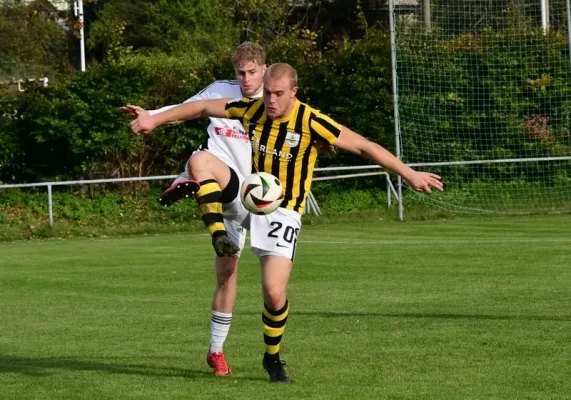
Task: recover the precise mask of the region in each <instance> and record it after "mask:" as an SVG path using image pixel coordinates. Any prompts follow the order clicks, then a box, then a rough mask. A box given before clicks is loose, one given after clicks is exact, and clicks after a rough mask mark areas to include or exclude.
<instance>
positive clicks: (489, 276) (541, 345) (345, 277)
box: [0, 216, 571, 400]
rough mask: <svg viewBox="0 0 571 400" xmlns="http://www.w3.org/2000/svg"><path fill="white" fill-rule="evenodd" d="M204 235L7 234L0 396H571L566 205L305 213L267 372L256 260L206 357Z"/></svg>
mask: <svg viewBox="0 0 571 400" xmlns="http://www.w3.org/2000/svg"><path fill="white" fill-rule="evenodd" d="M212 260H213V256H212V251H211V248H210V240H209V239H208V238H207V237H206V236H205V235H202V234H176V235H152V236H138V237H129V238H122V239H96V240H67V241H44V242H17V243H0V304H1V309H0V399H18V400H23V399H90V400H92V399H98V400H101V399H114V400H115V399H270V398H276V399H389V398H391V399H397V398H403V399H404V398H406V399H492V398H493V399H517V398H533V399H569V398H571V378H570V377H571V295H570V288H571V216H549V217H518V218H490V219H465V220H451V221H425V222H405V223H396V222H388V223H386V222H383V221H375V222H366V223H365V222H360V221H355V222H354V223H344V224H338V225H319V226H305V227H304V229H303V232H302V233H301V235H300V242H299V246H298V252H297V259H296V265H295V267H294V271H293V275H292V279H291V282H290V290H289V298H290V304H291V309H290V318H289V320H288V326H287V328H286V333H285V337H284V342H283V346H282V357H283V358H284V359H285V360H287V361H288V364H287V366H286V369H287V371H288V373H289V374H290V376H291V378H292V381H293V383H292V384H291V385H271V384H269V383H268V382H267V375H266V373H265V371H264V370H263V369H262V367H261V359H262V353H263V349H264V347H263V339H262V323H261V310H262V301H261V294H260V284H259V275H260V274H259V267H258V263H257V260H256V259H255V258H254V257H253V256H252V255H251V253H250V251H249V250H247V251H245V254H244V256H243V258H242V262H241V266H240V278H239V293H238V303H237V306H236V308H235V310H234V320H233V324H232V328H231V331H230V336H229V338H228V340H227V342H226V346H225V350H226V354H227V359H228V362H229V364H230V367H231V368H232V369H233V372H234V373H233V375H231V376H229V377H222V378H216V377H214V376H212V374H211V371H210V370H209V368H208V367H207V365H206V362H205V357H206V350H207V346H208V340H209V339H208V338H209V324H210V301H211V295H212V291H213V287H214V273H213V265H212Z"/></svg>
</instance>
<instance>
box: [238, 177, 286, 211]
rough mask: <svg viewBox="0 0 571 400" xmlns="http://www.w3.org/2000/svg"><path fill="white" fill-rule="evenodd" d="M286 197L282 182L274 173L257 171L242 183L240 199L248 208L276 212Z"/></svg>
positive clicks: (249, 209)
mask: <svg viewBox="0 0 571 400" xmlns="http://www.w3.org/2000/svg"><path fill="white" fill-rule="evenodd" d="M283 198H284V192H283V189H282V184H281V183H280V181H279V180H278V178H276V177H275V176H273V175H272V174H268V173H266V172H256V173H253V174H252V175H250V176H248V177H247V178H246V179H245V180H244V182H243V183H242V189H241V190H240V199H241V200H242V204H243V205H244V207H245V208H246V210H248V211H250V212H251V213H253V214H258V215H264V214H269V213H271V212H274V211H275V210H276V208H278V207H279V206H280V204H281V203H282V200H283Z"/></svg>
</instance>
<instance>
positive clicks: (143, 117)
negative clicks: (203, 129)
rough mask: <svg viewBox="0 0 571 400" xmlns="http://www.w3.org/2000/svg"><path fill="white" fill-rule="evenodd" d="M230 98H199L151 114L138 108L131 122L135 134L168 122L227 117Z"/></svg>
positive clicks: (149, 131)
mask: <svg viewBox="0 0 571 400" xmlns="http://www.w3.org/2000/svg"><path fill="white" fill-rule="evenodd" d="M228 101H230V99H215V100H198V101H192V102H188V103H184V104H181V105H179V106H176V107H173V108H171V109H170V110H167V111H164V112H160V113H157V114H154V115H149V113H148V112H146V111H144V110H142V111H140V110H137V111H136V112H137V119H135V120H134V121H132V122H131V130H132V131H133V133H135V134H137V135H138V134H141V133H151V132H152V131H153V130H154V129H155V128H156V127H158V126H161V125H164V124H166V123H168V122H174V121H183V120H192V119H197V118H200V117H212V118H226V103H228Z"/></svg>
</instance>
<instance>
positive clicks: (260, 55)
mask: <svg viewBox="0 0 571 400" xmlns="http://www.w3.org/2000/svg"><path fill="white" fill-rule="evenodd" d="M248 62H255V63H258V64H259V65H264V64H265V63H266V52H265V51H264V49H263V48H262V46H260V45H259V44H257V43H252V42H244V43H242V44H241V45H240V46H238V47H237V48H236V50H235V51H234V54H232V65H234V68H238V67H240V66H241V65H243V64H245V63H248Z"/></svg>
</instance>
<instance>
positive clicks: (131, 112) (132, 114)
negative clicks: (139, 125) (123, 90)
mask: <svg viewBox="0 0 571 400" xmlns="http://www.w3.org/2000/svg"><path fill="white" fill-rule="evenodd" d="M119 109H120V110H121V112H122V113H123V114H125V115H126V116H128V117H129V118H133V119H135V118H137V116H138V113H147V114H149V112H148V111H146V110H145V109H143V108H142V107H139V106H133V105H131V104H127V105H126V106H123V107H121V108H119Z"/></svg>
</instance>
